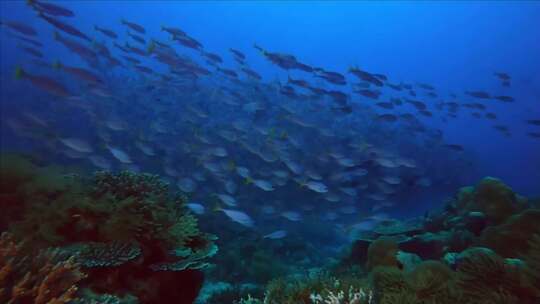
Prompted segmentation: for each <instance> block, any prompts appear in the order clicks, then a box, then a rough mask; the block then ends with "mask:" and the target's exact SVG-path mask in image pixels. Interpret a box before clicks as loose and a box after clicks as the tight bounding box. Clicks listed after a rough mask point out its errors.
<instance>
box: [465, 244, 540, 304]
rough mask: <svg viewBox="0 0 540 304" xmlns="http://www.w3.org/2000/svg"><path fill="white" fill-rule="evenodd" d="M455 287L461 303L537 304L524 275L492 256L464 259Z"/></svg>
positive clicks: (478, 255)
mask: <svg viewBox="0 0 540 304" xmlns="http://www.w3.org/2000/svg"><path fill="white" fill-rule="evenodd" d="M457 284H458V286H459V287H460V288H461V290H462V293H463V299H464V300H466V301H471V302H474V303H506V302H502V299H506V300H509V299H516V300H518V301H517V302H515V301H513V302H508V303H523V304H527V303H531V304H532V303H538V302H537V300H538V298H537V291H536V290H535V288H534V286H532V284H531V282H530V281H529V280H528V278H527V277H525V275H524V272H523V271H521V270H520V269H519V268H518V267H516V266H514V265H509V264H507V263H505V261H504V259H503V258H501V257H500V256H498V255H496V254H488V253H484V252H482V251H476V254H473V255H470V256H468V257H466V258H464V259H463V261H461V262H460V263H459V265H458V281H457Z"/></svg>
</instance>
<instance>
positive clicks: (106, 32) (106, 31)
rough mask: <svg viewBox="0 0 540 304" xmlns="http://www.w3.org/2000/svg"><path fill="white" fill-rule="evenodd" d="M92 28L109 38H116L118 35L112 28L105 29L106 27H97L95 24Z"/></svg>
mask: <svg viewBox="0 0 540 304" xmlns="http://www.w3.org/2000/svg"><path fill="white" fill-rule="evenodd" d="M94 30H96V31H98V32H100V33H102V34H103V35H105V36H107V37H109V38H111V39H117V38H118V35H117V34H116V33H115V32H113V31H112V30H109V29H106V28H102V27H99V26H97V25H94Z"/></svg>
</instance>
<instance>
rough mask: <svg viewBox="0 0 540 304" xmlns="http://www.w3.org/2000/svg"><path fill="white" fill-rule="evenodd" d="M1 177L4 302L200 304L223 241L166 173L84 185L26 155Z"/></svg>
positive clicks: (5, 162) (10, 160) (8, 162)
mask: <svg viewBox="0 0 540 304" xmlns="http://www.w3.org/2000/svg"><path fill="white" fill-rule="evenodd" d="M0 170H1V171H0V172H1V173H2V179H1V182H0V199H1V202H2V210H4V212H3V213H2V218H1V222H0V228H1V231H2V232H4V234H3V236H2V246H1V247H2V251H1V252H0V263H1V265H0V284H1V288H0V291H1V292H0V298H1V299H2V301H1V302H2V303H72V302H73V303H186V304H187V303H193V301H194V300H195V298H196V297H197V295H198V293H199V290H200V288H201V286H202V283H203V280H204V274H203V272H202V271H201V270H202V269H204V268H207V267H208V266H209V265H210V264H209V262H208V258H209V257H211V256H213V255H214V254H216V252H217V246H216V244H215V242H214V241H215V240H216V237H215V236H213V235H210V234H207V233H204V232H202V231H200V230H199V228H198V222H197V218H196V217H195V216H194V215H193V214H191V213H190V212H189V211H188V209H187V208H185V206H184V203H185V198H184V197H182V196H181V195H175V194H172V193H170V191H169V189H168V185H167V184H166V183H164V182H162V181H161V180H160V179H159V177H158V176H155V175H150V174H134V173H131V172H127V171H124V172H119V173H110V172H96V173H95V174H94V175H93V176H92V177H90V178H85V177H82V176H78V175H73V174H66V173H64V172H62V170H61V169H59V168H53V167H46V168H41V167H37V166H36V165H34V164H33V163H31V162H29V161H28V160H26V159H23V158H21V157H17V156H2V162H1V168H0ZM28 257H40V258H39V259H33V261H34V262H33V263H34V264H35V265H26V264H24V263H22V262H21V261H24V260H27V259H28ZM23 265H24V267H23ZM48 285H50V286H49V287H47V286H48ZM51 286H52V288H51ZM47 290H49V291H47ZM44 292H45V293H46V294H47V297H48V298H47V297H45V296H44V295H43V293H44ZM22 299H24V300H22ZM26 299H35V300H26Z"/></svg>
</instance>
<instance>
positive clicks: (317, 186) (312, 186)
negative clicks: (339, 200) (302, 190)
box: [302, 181, 328, 193]
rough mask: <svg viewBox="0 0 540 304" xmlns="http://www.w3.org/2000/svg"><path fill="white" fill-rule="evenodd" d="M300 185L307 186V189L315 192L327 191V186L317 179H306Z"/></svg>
mask: <svg viewBox="0 0 540 304" xmlns="http://www.w3.org/2000/svg"><path fill="white" fill-rule="evenodd" d="M302 186H304V187H307V188H308V189H309V190H311V191H314V192H317V193H326V192H328V187H327V186H326V185H325V184H323V183H321V182H318V181H308V182H306V183H303V184H302Z"/></svg>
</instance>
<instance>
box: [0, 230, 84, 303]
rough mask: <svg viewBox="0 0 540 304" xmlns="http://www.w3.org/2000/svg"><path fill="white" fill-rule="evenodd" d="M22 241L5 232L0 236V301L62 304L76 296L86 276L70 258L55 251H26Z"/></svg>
mask: <svg viewBox="0 0 540 304" xmlns="http://www.w3.org/2000/svg"><path fill="white" fill-rule="evenodd" d="M25 251H27V249H26V248H25V244H24V243H23V242H17V241H15V240H14V239H13V236H11V235H10V234H8V233H3V234H2V235H1V237H0V287H1V288H0V302H1V303H35V304H61V303H69V302H70V301H72V300H75V299H76V298H77V296H76V293H77V291H78V288H79V287H78V284H79V283H80V281H81V280H83V279H84V278H85V275H84V274H83V273H82V272H81V271H80V269H79V266H78V265H77V264H76V263H75V262H74V261H73V259H68V260H62V259H59V258H58V257H57V256H56V254H55V252H54V251H50V250H47V251H41V252H39V253H35V254H26V253H25Z"/></svg>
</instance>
